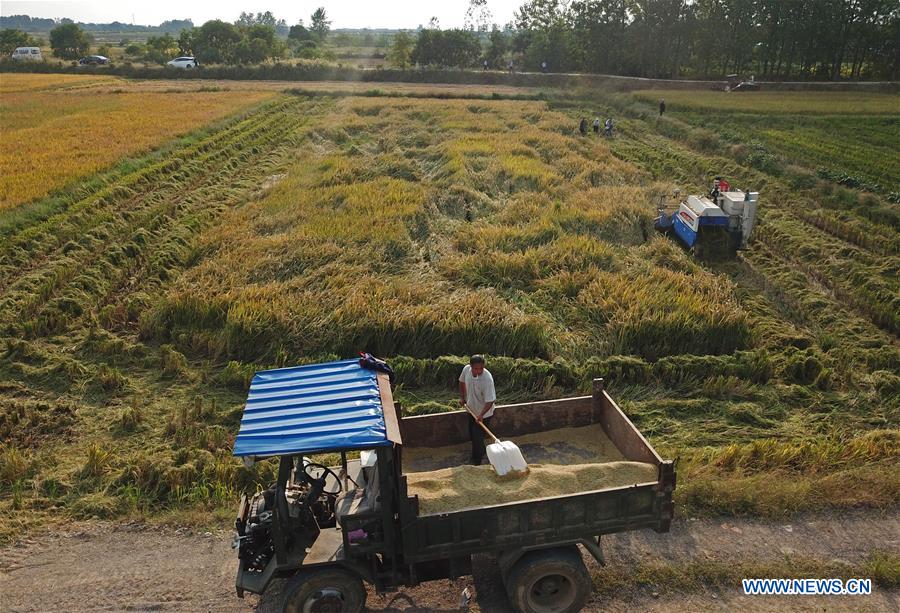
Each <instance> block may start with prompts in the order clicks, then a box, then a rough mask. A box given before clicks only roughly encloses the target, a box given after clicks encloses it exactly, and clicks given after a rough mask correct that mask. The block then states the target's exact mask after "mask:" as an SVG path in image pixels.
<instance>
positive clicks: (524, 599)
mask: <svg viewBox="0 0 900 613" xmlns="http://www.w3.org/2000/svg"><path fill="white" fill-rule="evenodd" d="M506 593H507V595H508V596H509V601H510V603H511V604H512V606H513V608H514V609H515V610H516V611H518V612H519V613H575V612H576V611H580V610H581V609H582V607H584V605H585V604H586V603H587V601H588V599H589V598H590V597H591V576H590V575H589V574H588V571H587V568H586V567H585V565H584V560H582V559H581V553H580V552H579V551H578V547H577V546H574V545H573V546H571V547H557V548H554V549H541V550H538V551H529V552H528V553H526V554H525V555H523V556H522V557H521V558H519V560H518V561H517V562H516V563H515V564H514V565H513V567H512V568H511V569H510V571H509V574H508V576H507V579H506Z"/></svg>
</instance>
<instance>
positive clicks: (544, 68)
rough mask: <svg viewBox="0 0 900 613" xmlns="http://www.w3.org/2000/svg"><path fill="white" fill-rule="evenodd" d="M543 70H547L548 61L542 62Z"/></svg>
mask: <svg viewBox="0 0 900 613" xmlns="http://www.w3.org/2000/svg"><path fill="white" fill-rule="evenodd" d="M541 72H547V61H546V60H545V61H543V62H541Z"/></svg>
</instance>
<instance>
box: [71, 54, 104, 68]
mask: <svg viewBox="0 0 900 613" xmlns="http://www.w3.org/2000/svg"><path fill="white" fill-rule="evenodd" d="M78 63H79V64H80V65H82V66H104V65H106V64H109V58H108V57H106V56H105V55H86V56H84V57H83V58H81V59H80V60H78Z"/></svg>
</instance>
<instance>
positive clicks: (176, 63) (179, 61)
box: [166, 55, 200, 69]
mask: <svg viewBox="0 0 900 613" xmlns="http://www.w3.org/2000/svg"><path fill="white" fill-rule="evenodd" d="M166 66H173V67H175V68H185V69H189V68H198V67H199V66H200V65H199V64H198V63H197V60H196V59H194V57H193V56H191V55H184V56H182V57H176V58H175V59H174V60H171V61H169V62H167V63H166Z"/></svg>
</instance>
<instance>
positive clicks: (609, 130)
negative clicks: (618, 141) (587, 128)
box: [604, 117, 613, 136]
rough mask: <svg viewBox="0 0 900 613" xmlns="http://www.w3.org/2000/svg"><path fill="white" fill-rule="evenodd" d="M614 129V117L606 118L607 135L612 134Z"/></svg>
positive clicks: (605, 129)
mask: <svg viewBox="0 0 900 613" xmlns="http://www.w3.org/2000/svg"><path fill="white" fill-rule="evenodd" d="M612 131H613V120H612V117H610V118H608V119H607V120H606V124H604V132H606V135H607V136H612Z"/></svg>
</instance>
